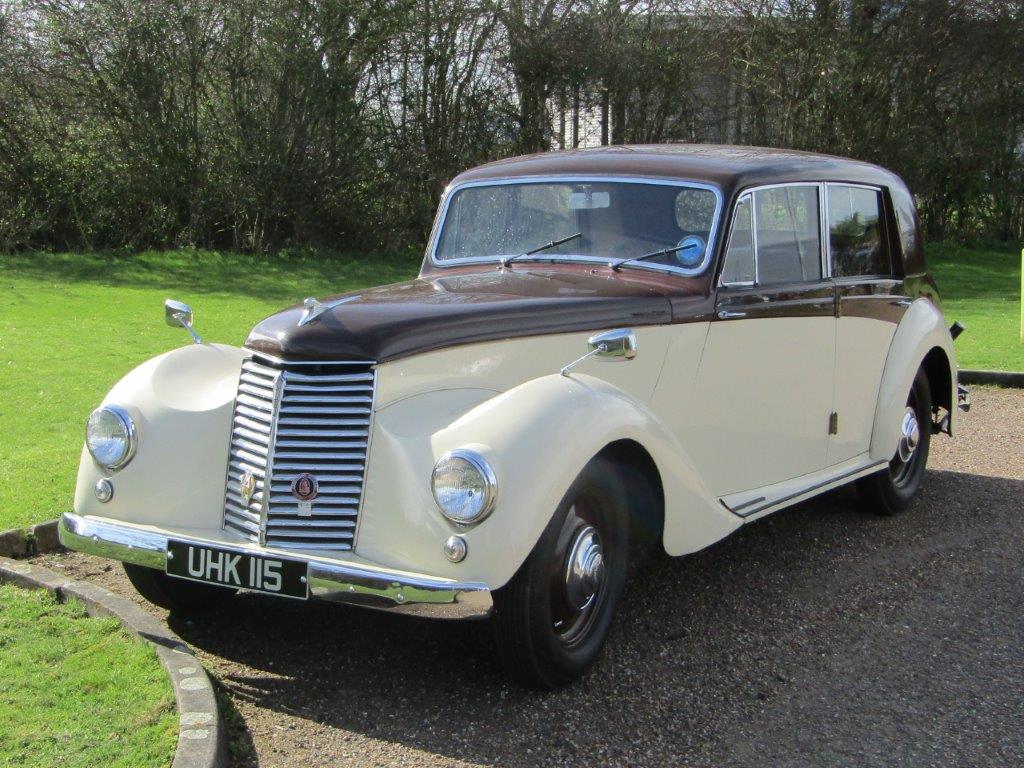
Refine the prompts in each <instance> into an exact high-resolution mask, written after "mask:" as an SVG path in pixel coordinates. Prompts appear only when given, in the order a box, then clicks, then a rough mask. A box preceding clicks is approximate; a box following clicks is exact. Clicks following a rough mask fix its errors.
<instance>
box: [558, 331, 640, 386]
mask: <svg viewBox="0 0 1024 768" xmlns="http://www.w3.org/2000/svg"><path fill="white" fill-rule="evenodd" d="M587 346H588V347H590V351H589V352H587V354H585V355H584V356H583V357H581V358H579V359H578V360H573V361H572V362H571V363H569V364H568V365H567V366H565V367H564V368H563V369H562V375H563V376H568V375H569V373H570V371H572V369H573V368H575V367H576V366H577V365H579V364H580V363H582V362H583V361H584V360H587V359H589V358H591V357H593V358H595V359H597V360H603V361H604V362H606V363H617V362H622V361H625V360H632V359H633V358H634V357H636V350H637V345H636V334H635V333H633V331H632V330H631V329H629V328H616V329H615V330H614V331H605V332H604V333H598V334H596V335H594V336H591V337H590V339H588V340H587Z"/></svg>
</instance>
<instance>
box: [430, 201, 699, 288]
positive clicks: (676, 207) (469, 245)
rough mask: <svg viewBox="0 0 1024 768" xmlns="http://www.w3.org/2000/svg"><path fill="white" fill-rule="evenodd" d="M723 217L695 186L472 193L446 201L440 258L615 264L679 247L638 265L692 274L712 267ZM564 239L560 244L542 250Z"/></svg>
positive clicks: (438, 250) (448, 259) (443, 259)
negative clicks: (719, 218)
mask: <svg viewBox="0 0 1024 768" xmlns="http://www.w3.org/2000/svg"><path fill="white" fill-rule="evenodd" d="M717 213H718V195H717V194H716V193H715V192H714V191H713V190H712V189H709V188H706V187H698V186H691V185H680V184H662V183H656V182H619V181H593V182H591V181H544V182H529V183H499V184H486V185H480V186H468V187H463V188H462V189H458V190H456V191H455V192H454V193H453V194H452V196H451V199H450V200H449V202H448V207H447V211H446V213H445V216H444V220H443V222H442V224H441V231H440V235H439V237H438V240H437V246H436V250H435V252H434V258H435V259H436V260H437V261H438V262H442V263H443V262H444V261H450V260H456V259H487V258H493V259H499V258H504V257H512V256H519V255H521V254H526V253H528V252H530V251H534V250H536V251H537V252H536V253H535V254H534V255H533V256H531V257H529V258H535V259H545V260H546V259H553V260H558V259H565V258H570V257H576V258H579V257H584V258H594V259H601V260H616V259H626V258H632V257H636V256H641V255H644V254H647V253H651V252H653V251H658V250H663V249H672V248H677V250H675V251H673V252H672V253H667V254H664V255H662V256H659V257H656V258H653V259H649V260H647V261H644V262H637V263H636V264H637V265H638V266H639V265H641V264H642V265H643V266H661V267H673V268H676V269H680V270H684V271H686V272H691V273H692V272H698V271H700V270H702V269H703V268H704V267H705V266H706V264H707V261H708V254H710V252H711V251H710V249H711V242H710V241H711V238H712V236H713V233H714V229H715V221H716V216H717ZM563 239H565V240H566V242H564V243H562V244H561V245H556V246H554V247H551V248H543V247H544V246H545V245H546V244H548V243H551V242H557V241H559V240H563ZM680 246H682V247H680ZM542 248H543V250H538V249H542Z"/></svg>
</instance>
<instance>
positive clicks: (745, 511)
mask: <svg viewBox="0 0 1024 768" xmlns="http://www.w3.org/2000/svg"><path fill="white" fill-rule="evenodd" d="M888 463H889V462H887V461H876V462H873V463H871V464H868V465H866V466H862V467H855V468H854V469H851V470H848V471H846V472H843V473H840V474H838V475H833V476H831V477H826V478H824V479H823V480H820V481H818V482H816V483H812V484H811V485H808V486H806V487H804V488H800V489H798V490H795V491H792V492H790V493H787V494H786V495H785V496H779V497H777V498H773V499H769V498H767V497H766V496H764V495H761V496H757V497H755V498H752V499H747V500H745V501H742V502H740V503H736V502H733V503H732V506H730V505H729V504H728V503H727V502H726V501H725V499H719V502H721V504H722V506H723V507H725V508H726V509H728V510H729V511H730V512H732V513H733V514H734V515H739V516H740V517H742V518H747V517H751V516H752V515H756V514H759V513H761V512H765V511H767V510H769V509H773V508H776V507H779V506H781V505H784V504H788V503H789V502H794V503H795V502H796V501H797V500H800V499H803V497H805V496H807V495H809V494H812V493H814V492H815V491H820V490H822V489H824V488H827V487H828V486H834V485H838V484H840V483H843V482H846V481H848V480H854V479H856V478H858V477H863V476H864V475H870V474H871V473H872V472H877V471H878V470H880V469H882V468H883V467H885V466H887V465H888ZM820 476H821V475H820V474H819V477H820Z"/></svg>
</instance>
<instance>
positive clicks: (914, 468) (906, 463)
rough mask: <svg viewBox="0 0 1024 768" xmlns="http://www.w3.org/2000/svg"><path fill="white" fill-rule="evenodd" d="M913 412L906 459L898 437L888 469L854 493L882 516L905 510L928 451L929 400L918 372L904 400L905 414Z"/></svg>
mask: <svg viewBox="0 0 1024 768" xmlns="http://www.w3.org/2000/svg"><path fill="white" fill-rule="evenodd" d="M910 411H913V413H914V415H915V417H916V419H917V425H918V435H919V437H918V440H917V443H916V445H915V446H914V447H913V448H912V449H911V450H912V453H911V454H910V456H909V458H904V457H902V456H901V450H902V449H903V448H904V447H905V446H904V444H903V438H902V437H901V446H900V449H897V451H896V454H895V455H894V456H893V457H892V459H891V460H890V461H889V466H888V467H886V468H885V469H883V470H881V471H879V472H876V473H875V474H873V475H868V476H867V477H864V478H861V479H860V480H858V481H857V493H858V494H859V495H860V498H861V500H862V501H863V502H864V504H865V505H866V506H867V507H868V508H870V509H872V510H873V511H875V512H878V513H879V514H883V515H895V514H898V513H900V512H903V511H904V510H906V509H907V508H908V507H909V506H910V504H911V502H913V500H914V498H915V496H917V491H918V489H919V488H920V487H921V478H922V477H923V476H924V470H925V466H926V465H927V464H928V447H929V445H930V444H931V436H932V396H931V388H930V387H929V386H928V377H927V376H926V375H925V372H924V370H923V369H922V370H919V371H918V372H917V375H916V376H915V377H914V384H913V386H912V387H911V389H910V394H909V395H908V396H907V412H906V413H907V414H909V412H910Z"/></svg>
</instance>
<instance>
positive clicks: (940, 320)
mask: <svg viewBox="0 0 1024 768" xmlns="http://www.w3.org/2000/svg"><path fill="white" fill-rule="evenodd" d="M936 347H938V348H939V349H942V350H943V351H944V352H945V353H946V357H947V358H948V359H949V365H950V382H951V386H952V391H951V392H949V393H947V394H948V396H949V402H950V403H952V404H953V407H952V408H951V409H950V414H949V419H950V431H951V432H953V431H954V425H955V421H956V418H957V407H956V402H957V394H956V385H957V368H956V352H955V350H954V348H953V337H952V336H950V334H949V329H948V328H947V327H946V319H945V318H944V317H943V315H942V312H941V311H940V310H939V308H938V307H936V306H935V304H933V303H932V302H931V301H929V300H928V299H924V298H921V299H917V300H915V301H914V303H913V304H911V305H910V307H909V308H908V309H907V311H906V313H904V315H903V318H902V319H901V320H900V324H899V327H898V328H897V329H896V333H895V335H894V336H893V339H892V343H891V344H890V345H889V354H888V355H887V356H886V360H885V368H884V369H883V372H882V381H881V385H880V387H879V390H878V404H877V405H876V406H875V420H874V424H873V426H872V432H871V448H870V455H871V458H872V459H874V460H876V461H883V460H884V461H888V460H889V459H891V458H892V456H893V454H895V453H896V447H897V444H898V442H899V437H900V421H901V419H902V417H903V411H904V408H905V407H906V404H907V395H908V393H909V392H910V388H911V386H912V385H913V383H914V376H916V375H917V371H918V369H919V368H920V367H921V364H922V362H923V361H924V358H925V356H926V355H927V354H928V353H929V352H930V351H931V350H933V349H935V348H936ZM933 399H934V395H933Z"/></svg>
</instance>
